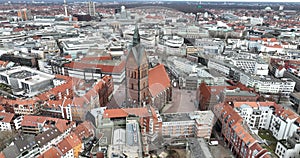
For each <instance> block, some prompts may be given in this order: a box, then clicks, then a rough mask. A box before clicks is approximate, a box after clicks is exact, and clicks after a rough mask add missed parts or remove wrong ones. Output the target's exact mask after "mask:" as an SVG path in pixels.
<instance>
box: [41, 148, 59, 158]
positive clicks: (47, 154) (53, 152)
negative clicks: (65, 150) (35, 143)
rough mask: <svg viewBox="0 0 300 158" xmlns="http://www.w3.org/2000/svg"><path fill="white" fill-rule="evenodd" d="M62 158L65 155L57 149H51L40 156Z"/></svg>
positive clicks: (43, 157) (42, 157)
mask: <svg viewBox="0 0 300 158" xmlns="http://www.w3.org/2000/svg"><path fill="white" fill-rule="evenodd" d="M61 156H63V155H62V153H61V152H60V151H59V149H58V148H57V147H51V148H50V149H49V150H47V151H46V152H45V153H44V154H42V155H40V156H39V158H60V157H61Z"/></svg>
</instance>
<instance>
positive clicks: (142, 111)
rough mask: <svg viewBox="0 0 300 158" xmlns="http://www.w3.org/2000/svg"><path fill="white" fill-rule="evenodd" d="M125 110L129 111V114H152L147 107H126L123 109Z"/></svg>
mask: <svg viewBox="0 0 300 158" xmlns="http://www.w3.org/2000/svg"><path fill="white" fill-rule="evenodd" d="M123 110H124V111H125V112H127V113H128V114H134V115H136V116H139V117H147V116H151V115H150V114H149V112H148V109H147V108H126V109H123Z"/></svg>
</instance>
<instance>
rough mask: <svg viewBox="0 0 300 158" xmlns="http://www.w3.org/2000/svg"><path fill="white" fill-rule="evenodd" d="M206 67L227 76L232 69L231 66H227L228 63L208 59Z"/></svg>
mask: <svg viewBox="0 0 300 158" xmlns="http://www.w3.org/2000/svg"><path fill="white" fill-rule="evenodd" d="M207 67H208V68H210V69H215V70H217V71H218V72H220V73H221V74H223V75H226V76H227V75H229V72H230V69H231V67H232V65H230V64H228V63H224V62H222V61H220V60H217V59H212V58H210V59H209V61H208V63H207Z"/></svg>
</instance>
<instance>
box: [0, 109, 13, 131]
mask: <svg viewBox="0 0 300 158" xmlns="http://www.w3.org/2000/svg"><path fill="white" fill-rule="evenodd" d="M14 116H15V115H14V114H11V113H5V112H0V131H12V129H14V123H13V117H14Z"/></svg>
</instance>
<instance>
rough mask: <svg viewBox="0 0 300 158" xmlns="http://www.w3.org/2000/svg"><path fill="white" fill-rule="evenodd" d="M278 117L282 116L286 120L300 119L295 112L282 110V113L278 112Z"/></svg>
mask: <svg viewBox="0 0 300 158" xmlns="http://www.w3.org/2000/svg"><path fill="white" fill-rule="evenodd" d="M278 115H280V116H281V117H283V118H284V119H287V118H289V119H291V120H292V119H298V118H299V115H298V114H296V113H295V112H293V111H292V110H290V109H281V110H280V111H278Z"/></svg>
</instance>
